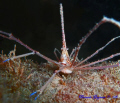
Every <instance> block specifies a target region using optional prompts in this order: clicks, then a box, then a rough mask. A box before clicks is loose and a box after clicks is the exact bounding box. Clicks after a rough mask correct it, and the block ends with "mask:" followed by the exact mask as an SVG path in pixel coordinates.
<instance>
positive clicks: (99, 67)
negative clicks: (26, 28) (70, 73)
mask: <svg viewBox="0 0 120 103" xmlns="http://www.w3.org/2000/svg"><path fill="white" fill-rule="evenodd" d="M119 66H120V61H118V63H117V64H115V65H106V66H96V67H85V68H81V67H80V68H79V67H77V68H76V69H75V70H78V69H80V70H90V69H105V68H114V67H119Z"/></svg>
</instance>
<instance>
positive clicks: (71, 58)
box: [0, 3, 120, 100]
mask: <svg viewBox="0 0 120 103" xmlns="http://www.w3.org/2000/svg"><path fill="white" fill-rule="evenodd" d="M60 15H61V27H62V48H61V51H62V52H61V53H60V52H59V51H58V50H57V49H55V50H54V54H55V56H56V57H57V54H56V52H59V54H60V55H61V57H60V58H58V57H57V60H58V61H55V60H52V59H50V58H48V57H46V56H45V55H43V54H41V53H40V52H38V51H36V50H34V49H32V48H30V47H29V46H27V45H26V44H24V43H23V42H22V41H20V40H19V39H17V38H16V37H14V36H13V35H12V34H11V33H6V32H3V31H0V36H2V37H4V38H7V39H9V40H14V41H16V42H18V43H19V44H21V45H23V46H24V47H25V48H27V49H28V50H30V51H31V52H30V53H25V54H22V55H19V56H14V57H12V58H9V59H7V60H4V61H3V63H5V62H7V61H9V60H14V59H16V58H21V57H25V56H29V55H35V54H36V55H38V56H40V57H41V58H43V59H45V60H47V61H49V62H52V63H53V64H55V65H57V66H58V67H59V70H55V72H54V73H53V75H52V76H51V78H50V79H49V80H48V81H47V82H46V83H45V85H43V86H42V87H41V88H40V89H39V90H37V91H35V92H33V93H32V94H30V96H32V95H34V94H36V93H38V95H37V96H36V97H35V100H36V99H37V98H38V97H39V96H40V94H42V93H43V91H44V90H45V88H46V87H47V86H48V85H49V83H51V81H52V80H53V78H54V77H55V75H56V74H58V73H59V72H62V73H65V74H70V73H72V71H73V70H90V69H105V68H113V67H119V66H120V62H117V64H114V65H105V66H93V65H95V64H97V63H100V62H104V61H106V60H109V59H111V58H114V57H116V56H119V55H120V53H116V54H112V55H110V56H108V57H106V58H103V59H101V60H98V61H94V62H91V63H88V64H84V62H86V61H88V60H89V59H90V58H92V57H93V56H95V55H97V54H98V53H99V52H100V51H102V50H103V49H104V48H106V47H107V46H108V45H109V44H110V43H112V42H113V41H115V40H116V39H119V38H120V36H117V37H114V38H112V39H111V40H110V41H108V43H106V44H105V45H104V46H102V47H101V48H99V49H98V50H96V51H95V52H94V53H93V54H91V55H90V56H88V57H87V58H85V59H84V60H82V61H79V62H76V61H78V53H79V50H80V48H81V47H82V45H83V44H84V43H85V41H86V40H87V38H88V37H89V36H90V35H91V34H92V33H93V32H94V31H95V30H96V29H97V28H98V27H99V26H100V25H102V24H104V23H106V22H109V23H112V24H114V25H116V26H117V27H118V28H120V22H119V21H117V20H115V19H113V18H108V17H106V16H103V19H102V20H100V22H98V23H97V24H96V25H95V26H94V27H93V28H92V29H91V30H90V31H89V32H88V33H87V34H86V35H85V36H84V37H83V38H82V39H81V40H80V42H79V43H78V46H77V47H75V48H74V49H73V50H72V52H71V54H70V55H69V54H68V48H67V46H66V40H65V31H64V16H63V6H62V3H60Z"/></svg>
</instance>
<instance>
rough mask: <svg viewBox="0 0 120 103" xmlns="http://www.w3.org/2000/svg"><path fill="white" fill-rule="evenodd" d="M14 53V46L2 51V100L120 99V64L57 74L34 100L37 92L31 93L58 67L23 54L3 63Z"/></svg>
mask: <svg viewBox="0 0 120 103" xmlns="http://www.w3.org/2000/svg"><path fill="white" fill-rule="evenodd" d="M12 56H15V49H14V50H13V51H11V52H10V53H9V55H8V56H7V55H3V54H0V103H108V102H109V103H120V68H119V67H117V68H106V69H103V70H79V71H74V72H73V73H72V74H69V75H63V74H60V75H56V76H55V77H54V79H53V80H52V82H51V83H50V84H49V85H48V86H47V88H46V89H45V91H44V92H43V93H42V94H41V95H40V96H39V97H38V98H37V100H34V97H35V96H36V95H37V94H36V95H35V96H32V97H30V94H31V93H33V92H34V91H35V90H36V89H39V88H41V87H42V86H43V85H44V84H45V83H46V81H47V80H48V79H49V78H50V77H51V75H52V74H53V72H54V70H56V69H58V67H57V66H55V65H54V64H52V63H43V64H40V65H39V64H37V63H34V62H33V61H32V60H27V59H24V60H22V59H20V58H19V59H15V60H10V61H9V62H5V63H2V62H3V61H4V60H6V59H8V58H11V57H12ZM116 63H117V62H103V63H101V64H98V65H99V66H100V65H101V66H103V65H110V64H111V65H113V64H116ZM87 97H89V98H87ZM100 97H101V98H100ZM103 97H104V98H103Z"/></svg>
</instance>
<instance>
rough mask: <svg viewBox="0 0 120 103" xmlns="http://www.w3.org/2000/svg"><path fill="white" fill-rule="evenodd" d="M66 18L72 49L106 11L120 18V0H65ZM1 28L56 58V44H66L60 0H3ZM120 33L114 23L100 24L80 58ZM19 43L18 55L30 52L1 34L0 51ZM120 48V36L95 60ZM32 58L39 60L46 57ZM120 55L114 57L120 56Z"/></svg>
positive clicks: (84, 47) (81, 51) (86, 43)
mask: <svg viewBox="0 0 120 103" xmlns="http://www.w3.org/2000/svg"><path fill="white" fill-rule="evenodd" d="M62 3H63V9H64V22H65V34H66V42H67V47H68V48H69V53H70V52H71V50H72V48H74V47H75V46H77V43H78V42H79V40H80V39H81V38H82V37H83V36H85V34H86V33H87V32H88V31H89V30H90V29H91V28H92V27H93V26H94V25H95V24H96V23H97V22H99V21H100V20H101V19H102V17H103V15H105V16H107V17H110V18H114V19H116V20H119V21H120V0H64V1H63V2H62ZM0 30H2V31H5V32H10V33H11V32H12V33H13V35H14V36H15V37H17V38H19V39H20V40H21V41H23V42H24V43H25V44H27V45H29V46H30V47H32V48H33V49H35V50H37V51H39V52H40V53H42V54H44V55H45V56H47V57H50V58H51V59H54V60H56V58H55V56H54V53H53V51H54V48H58V49H59V50H60V49H61V47H62V33H61V23H60V14H59V1H58V0H0ZM118 35H120V30H119V28H117V27H116V26H114V25H113V24H110V23H105V24H103V25H102V26H100V28H99V29H97V30H96V31H95V32H94V33H93V34H92V35H91V36H90V37H89V38H88V39H87V41H86V42H85V44H84V45H83V46H82V48H81V50H80V52H79V59H81V58H85V57H87V56H89V55H90V54H92V53H93V52H95V51H96V50H97V49H98V48H100V47H102V46H103V45H105V44H106V43H107V42H108V41H109V40H110V39H112V38H113V37H115V36H118ZM14 44H16V45H17V52H16V55H20V54H23V53H27V52H29V51H28V50H27V49H25V48H24V47H23V46H21V45H19V44H18V43H16V42H14V41H10V40H7V39H3V38H2V37H0V51H1V50H3V51H4V53H5V54H8V53H9V51H10V50H13V48H14ZM117 52H120V39H118V40H116V41H114V42H113V43H112V44H111V45H109V46H108V47H107V48H106V49H104V50H103V51H102V52H100V53H99V54H98V55H97V56H95V57H94V58H93V59H91V61H92V60H97V59H100V58H104V57H107V56H109V55H111V54H114V53H117ZM29 58H31V59H33V60H34V61H37V62H41V61H42V62H44V59H42V58H40V57H37V56H30V57H29ZM119 58H120V56H119V57H117V58H114V59H113V60H117V59H119Z"/></svg>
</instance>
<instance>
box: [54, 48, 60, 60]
mask: <svg viewBox="0 0 120 103" xmlns="http://www.w3.org/2000/svg"><path fill="white" fill-rule="evenodd" d="M56 51H57V52H58V53H59V54H60V55H61V53H60V52H59V50H58V49H57V48H55V49H54V54H55V56H56V58H57V60H58V61H60V59H59V58H58V56H57V53H56Z"/></svg>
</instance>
